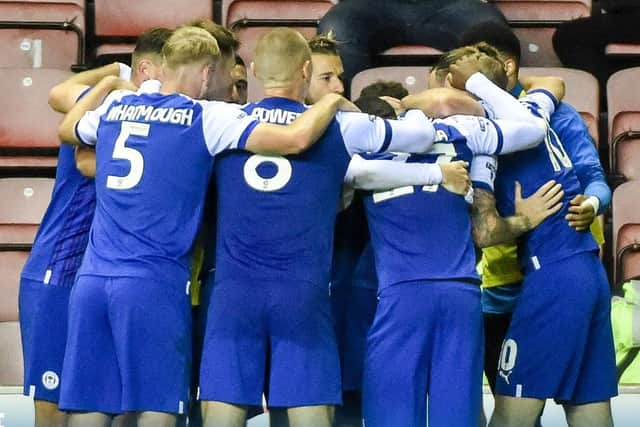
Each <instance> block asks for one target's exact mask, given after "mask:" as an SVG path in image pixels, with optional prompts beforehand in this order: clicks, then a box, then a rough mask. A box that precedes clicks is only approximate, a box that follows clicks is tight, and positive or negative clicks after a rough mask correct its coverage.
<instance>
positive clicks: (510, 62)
mask: <svg viewBox="0 0 640 427" xmlns="http://www.w3.org/2000/svg"><path fill="white" fill-rule="evenodd" d="M504 70H505V72H506V73H507V78H508V79H509V80H511V79H512V77H514V76H515V77H517V76H518V64H516V61H515V60H514V59H512V58H509V59H506V60H505V61H504Z"/></svg>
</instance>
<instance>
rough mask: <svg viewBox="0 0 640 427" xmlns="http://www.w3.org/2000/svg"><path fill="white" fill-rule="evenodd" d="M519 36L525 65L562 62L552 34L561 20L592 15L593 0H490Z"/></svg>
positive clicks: (556, 64) (549, 64)
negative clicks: (554, 47)
mask: <svg viewBox="0 0 640 427" xmlns="http://www.w3.org/2000/svg"><path fill="white" fill-rule="evenodd" d="M489 2H490V3H494V4H495V5H496V7H497V8H498V9H500V10H501V11H502V13H503V14H504V15H505V17H506V18H507V20H508V21H509V23H510V25H511V27H513V28H514V31H515V33H516V34H517V36H518V38H519V39H520V44H521V46H522V65H524V66H561V65H562V63H561V62H560V59H559V58H558V56H557V55H556V53H555V51H554V50H553V44H552V42H551V38H552V37H553V33H554V32H555V28H556V26H557V25H558V24H560V23H562V22H565V21H570V20H573V19H576V18H582V17H587V16H591V0H489Z"/></svg>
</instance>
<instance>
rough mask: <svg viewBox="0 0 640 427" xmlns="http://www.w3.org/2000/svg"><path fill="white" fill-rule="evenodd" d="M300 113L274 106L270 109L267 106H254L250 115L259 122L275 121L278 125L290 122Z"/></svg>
mask: <svg viewBox="0 0 640 427" xmlns="http://www.w3.org/2000/svg"><path fill="white" fill-rule="evenodd" d="M300 114H302V113H297V112H295V111H287V110H282V109H280V108H275V109H273V110H270V109H268V108H262V107H256V108H254V109H253V111H252V112H251V115H252V116H253V117H255V118H256V119H258V120H260V121H261V122H267V123H275V124H279V125H288V124H291V123H292V122H293V121H294V120H295V119H297V118H298V116H300Z"/></svg>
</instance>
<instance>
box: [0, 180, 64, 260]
mask: <svg viewBox="0 0 640 427" xmlns="http://www.w3.org/2000/svg"><path fill="white" fill-rule="evenodd" d="M53 183H54V180H53V179H51V178H2V179H0V199H1V200H2V201H3V203H2V205H0V249H1V248H3V247H4V248H7V247H10V248H11V247H23V248H29V247H30V246H31V244H32V243H33V239H34V237H35V235H36V232H37V231H38V226H39V225H40V222H41V220H42V217H43V215H44V213H45V211H46V209H47V206H48V205H49V201H50V200H51V192H52V190H53Z"/></svg>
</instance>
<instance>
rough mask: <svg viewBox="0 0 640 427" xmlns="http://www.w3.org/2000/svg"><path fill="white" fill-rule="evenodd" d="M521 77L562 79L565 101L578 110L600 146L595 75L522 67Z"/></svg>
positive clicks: (598, 99)
mask: <svg viewBox="0 0 640 427" xmlns="http://www.w3.org/2000/svg"><path fill="white" fill-rule="evenodd" d="M520 75H522V76H558V77H562V78H563V79H564V81H565V83H566V88H567V91H566V93H565V96H564V100H563V101H564V102H566V103H568V104H571V105H572V106H573V107H574V108H575V109H576V110H578V112H579V113H580V114H581V115H582V118H583V119H584V121H585V122H586V123H587V126H588V127H589V133H590V134H591V137H592V138H593V141H594V142H595V143H596V145H599V132H598V119H599V117H600V88H599V86H598V81H597V80H596V78H595V77H594V76H593V75H591V74H590V73H587V72H586V71H581V70H574V69H571V68H561V67H522V68H521V69H520Z"/></svg>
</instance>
